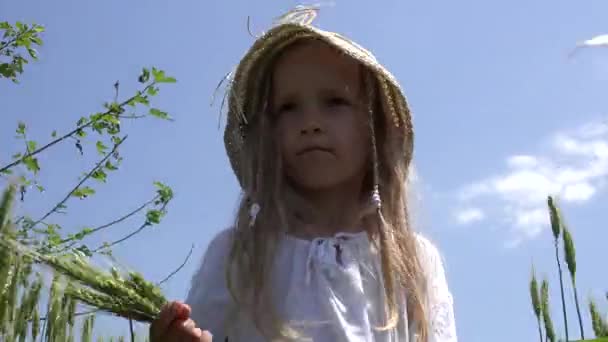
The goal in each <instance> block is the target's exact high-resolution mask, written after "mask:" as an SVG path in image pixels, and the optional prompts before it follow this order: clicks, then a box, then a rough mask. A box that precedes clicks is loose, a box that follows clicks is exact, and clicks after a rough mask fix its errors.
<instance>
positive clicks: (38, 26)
mask: <svg viewBox="0 0 608 342" xmlns="http://www.w3.org/2000/svg"><path fill="white" fill-rule="evenodd" d="M34 31H35V32H36V33H40V32H44V27H43V26H40V25H36V24H34Z"/></svg>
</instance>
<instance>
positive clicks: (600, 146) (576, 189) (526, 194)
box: [455, 122, 608, 247]
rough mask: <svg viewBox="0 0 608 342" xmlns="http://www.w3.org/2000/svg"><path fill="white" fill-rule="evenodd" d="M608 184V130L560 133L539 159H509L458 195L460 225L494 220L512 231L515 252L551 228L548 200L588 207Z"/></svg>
mask: <svg viewBox="0 0 608 342" xmlns="http://www.w3.org/2000/svg"><path fill="white" fill-rule="evenodd" d="M607 180H608V125H606V123H603V122H597V123H589V124H586V125H584V126H582V127H580V128H578V129H575V130H572V131H568V132H559V133H557V134H555V135H553V136H552V137H551V138H550V139H549V144H548V146H545V148H544V150H542V152H540V153H535V154H530V153H527V154H517V155H513V156H509V157H508V158H507V159H506V168H505V170H503V171H502V172H500V173H497V174H495V175H491V176H489V177H486V178H484V179H481V180H478V181H475V182H472V183H470V184H467V185H466V186H463V187H462V188H461V189H460V190H459V192H458V199H459V203H458V207H461V208H463V207H464V208H474V209H475V210H478V213H479V214H480V215H481V217H480V218H478V217H476V216H475V215H476V214H475V213H476V211H475V210H472V209H471V211H470V212H467V210H464V211H463V210H461V211H459V213H458V215H456V217H455V219H456V221H457V222H458V223H460V224H467V223H472V222H475V221H476V220H479V219H482V218H484V217H490V216H491V217H494V218H496V219H498V221H499V222H502V223H503V224H504V225H506V226H507V227H509V229H510V231H511V233H512V237H511V239H510V242H509V243H507V245H508V246H510V247H514V246H516V245H518V244H519V243H520V242H521V241H523V240H525V239H531V238H534V237H535V236H537V235H538V234H539V233H540V232H541V231H542V230H543V228H546V227H548V212H547V209H546V206H547V204H546V203H547V202H546V201H547V196H548V195H554V196H557V198H558V200H559V201H560V202H561V203H583V202H586V201H589V200H591V199H592V198H593V197H594V196H595V195H597V193H598V192H600V191H602V190H603V189H604V187H605V185H606V183H607Z"/></svg>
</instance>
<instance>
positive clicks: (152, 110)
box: [150, 108, 171, 120]
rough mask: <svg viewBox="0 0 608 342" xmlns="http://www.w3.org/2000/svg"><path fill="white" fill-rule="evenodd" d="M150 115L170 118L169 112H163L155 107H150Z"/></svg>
mask: <svg viewBox="0 0 608 342" xmlns="http://www.w3.org/2000/svg"><path fill="white" fill-rule="evenodd" d="M150 115H152V116H155V117H157V118H159V119H163V120H171V117H170V116H169V114H167V113H166V112H163V111H162V110H160V109H157V108H150Z"/></svg>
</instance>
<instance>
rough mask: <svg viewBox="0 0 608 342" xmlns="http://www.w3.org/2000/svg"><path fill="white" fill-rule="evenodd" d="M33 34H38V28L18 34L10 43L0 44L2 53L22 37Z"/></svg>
mask: <svg viewBox="0 0 608 342" xmlns="http://www.w3.org/2000/svg"><path fill="white" fill-rule="evenodd" d="M33 32H36V27H35V26H34V27H32V28H31V29H29V30H27V31H23V32H21V33H19V34H17V35H16V36H15V37H13V38H12V39H9V40H8V41H6V42H3V43H2V44H0V52H2V50H4V49H6V48H7V47H9V46H10V45H11V44H13V43H14V42H16V41H18V40H19V39H20V38H21V37H22V36H25V35H26V34H28V33H33Z"/></svg>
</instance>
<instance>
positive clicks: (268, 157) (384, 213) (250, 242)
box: [226, 39, 428, 342]
mask: <svg viewBox="0 0 608 342" xmlns="http://www.w3.org/2000/svg"><path fill="white" fill-rule="evenodd" d="M302 40H306V39H302ZM302 40H299V41H295V40H292V41H290V42H289V44H285V45H284V46H283V47H282V48H281V49H276V50H279V51H281V52H280V53H279V52H277V53H276V54H275V55H274V56H272V58H267V59H266V61H267V62H266V63H265V64H263V65H261V66H259V67H258V68H257V69H256V70H255V72H256V73H257V74H258V76H260V77H259V78H257V79H260V80H263V81H262V82H261V84H257V86H258V87H259V88H258V89H261V91H258V92H248V93H249V94H253V93H257V94H259V95H260V96H259V97H258V98H244V99H238V100H239V101H244V102H245V103H244V104H243V105H242V107H241V108H254V111H255V113H253V114H254V115H248V117H250V118H251V119H250V120H249V121H248V122H247V127H246V130H247V131H246V135H244V136H243V139H245V142H246V143H243V144H242V148H243V151H242V153H240V154H239V155H240V160H238V163H239V165H240V175H241V177H242V179H243V181H242V184H243V185H244V188H243V196H242V198H241V199H240V204H239V208H238V212H237V214H236V218H235V222H234V239H233V243H232V246H231V250H230V255H229V260H228V267H227V274H226V277H227V282H228V287H229V289H230V292H231V294H232V296H233V298H234V299H235V301H236V302H237V304H238V305H237V306H238V307H239V310H240V311H241V312H242V313H245V314H248V315H250V317H251V319H252V320H253V322H254V323H255V325H256V327H257V328H258V330H259V331H260V332H261V333H262V334H263V335H264V336H265V337H266V338H267V339H269V340H294V339H298V338H299V337H301V336H300V334H299V333H298V332H297V331H296V330H295V329H293V328H292V327H290V326H289V324H288V322H284V321H283V320H282V319H281V318H280V317H279V315H278V314H277V312H276V307H275V305H274V304H275V303H272V300H271V296H270V294H271V293H272V292H273V289H272V285H273V284H272V282H271V272H272V267H273V259H274V255H275V251H276V247H277V243H278V242H279V239H280V238H281V235H282V234H284V233H286V229H287V227H288V223H289V222H288V221H289V218H288V216H289V210H290V208H289V205H286V204H285V203H286V201H287V203H292V202H290V201H289V199H287V198H286V196H288V195H287V193H288V191H286V188H287V185H286V184H285V183H284V175H283V167H282V161H281V159H280V157H278V156H280V154H279V153H277V151H276V146H277V144H276V143H275V142H274V141H273V139H274V136H275V135H274V134H270V132H271V130H272V129H273V122H272V119H271V118H270V116H269V115H267V114H268V113H269V100H270V94H271V76H270V75H271V73H272V72H271V71H272V68H273V65H274V63H275V61H276V60H277V59H278V58H279V57H280V55H281V53H282V52H283V51H285V50H287V49H289V48H291V47H293V44H295V43H299V42H300V41H302ZM361 66H362V67H361V69H362V70H363V71H364V72H363V76H364V77H363V82H362V83H363V88H364V91H365V93H366V95H367V104H368V109H369V113H370V136H371V146H370V151H371V154H372V159H373V165H370V166H371V167H370V173H371V174H370V175H368V177H367V178H368V179H369V180H371V181H373V182H370V183H373V184H366V185H368V186H370V185H371V187H370V188H369V189H366V190H368V191H369V192H370V193H372V192H373V191H374V190H378V191H379V193H380V194H381V196H382V205H381V206H378V207H377V208H375V209H376V210H375V211H374V212H373V214H372V215H371V216H370V215H368V216H367V217H366V221H367V222H369V223H370V226H371V227H372V228H371V229H370V231H369V233H370V237H371V241H372V243H373V244H374V246H375V247H376V248H377V250H378V252H379V254H380V260H381V266H382V278H383V284H384V287H385V298H386V300H385V303H386V304H385V312H386V321H385V322H386V324H385V325H384V326H382V327H378V329H381V330H388V329H392V328H394V327H395V326H396V325H397V323H398V322H399V319H403V317H401V318H400V316H401V313H400V309H401V306H400V304H401V302H402V301H403V298H404V297H405V298H407V302H406V303H405V304H406V308H407V315H408V319H409V320H413V321H415V322H416V327H417V330H418V331H417V333H418V335H419V338H420V341H423V342H426V341H427V335H428V333H427V318H426V312H425V302H424V298H426V292H427V290H426V281H425V277H424V274H423V272H422V267H421V264H420V261H419V257H418V253H417V243H416V237H415V235H414V232H413V230H412V228H411V224H410V220H409V213H408V203H407V196H406V190H407V189H406V184H407V176H408V169H409V167H410V165H409V161H410V160H411V156H407V158H406V157H405V156H404V155H403V148H402V147H401V146H402V141H403V139H404V134H406V133H405V132H404V131H403V130H399V129H395V128H396V127H397V126H399V121H398V118H399V117H398V115H397V114H396V113H394V112H393V108H394V103H392V101H393V99H392V97H393V96H395V94H393V95H392V96H391V95H390V94H391V91H390V90H388V87H387V85H386V82H385V81H383V80H382V79H381V78H379V77H377V76H375V74H374V73H373V72H372V71H371V70H369V69H368V68H367V67H365V66H363V65H361ZM380 87H386V89H382V90H383V91H381V89H380ZM380 94H389V95H388V96H379V95H380ZM250 114H251V113H250ZM253 203H257V204H259V205H260V208H261V210H260V212H259V213H258V214H257V218H256V220H255V222H254V223H253V225H252V224H251V223H252V222H251V221H250V208H251V205H252V204H253ZM403 291H405V293H403Z"/></svg>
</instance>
